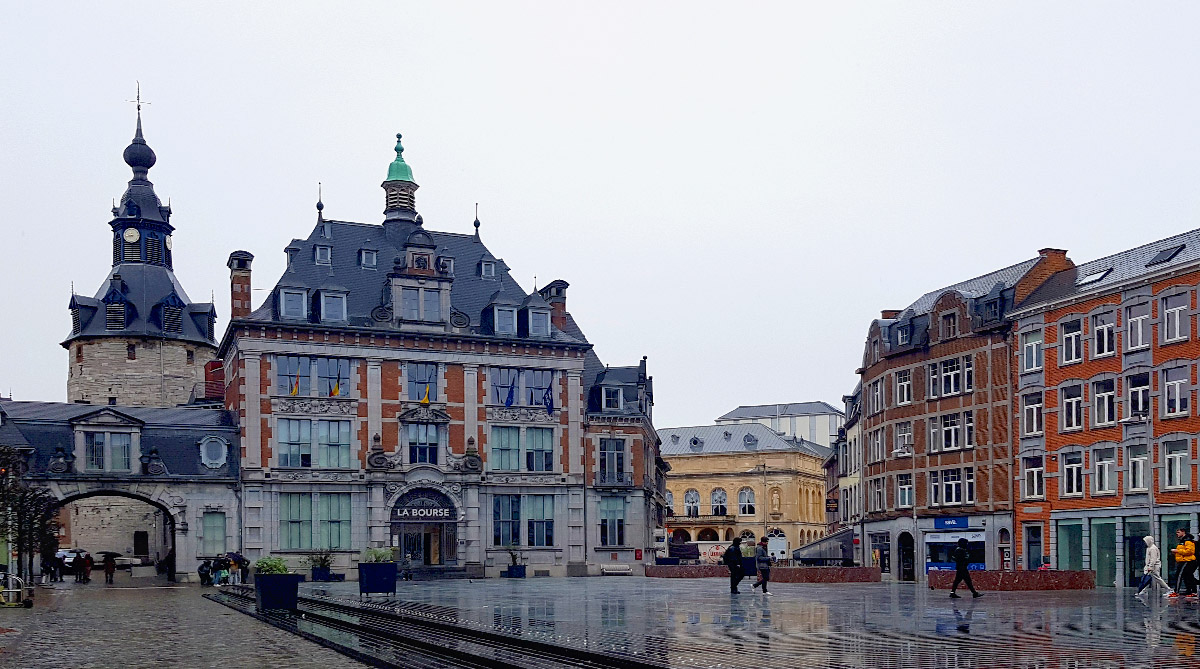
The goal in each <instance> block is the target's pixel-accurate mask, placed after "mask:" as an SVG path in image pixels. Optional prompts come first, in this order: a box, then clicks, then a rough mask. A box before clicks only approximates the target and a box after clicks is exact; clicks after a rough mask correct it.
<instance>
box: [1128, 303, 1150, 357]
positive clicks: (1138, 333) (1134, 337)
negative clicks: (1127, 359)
mask: <svg viewBox="0 0 1200 669" xmlns="http://www.w3.org/2000/svg"><path fill="white" fill-rule="evenodd" d="M1125 339H1126V341H1125V350H1127V351H1133V350H1135V349H1139V348H1146V347H1147V346H1149V345H1150V305H1149V304H1135V305H1133V306H1132V307H1127V308H1126V309H1125Z"/></svg>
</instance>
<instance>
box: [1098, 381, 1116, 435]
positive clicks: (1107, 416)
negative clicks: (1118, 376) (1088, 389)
mask: <svg viewBox="0 0 1200 669" xmlns="http://www.w3.org/2000/svg"><path fill="white" fill-rule="evenodd" d="M1109 381H1111V382H1112V384H1113V390H1112V391H1106V392H1100V390H1099V384H1101V383H1105V382H1109ZM1116 386H1117V382H1116V381H1115V380H1112V379H1105V380H1103V381H1093V382H1092V426H1094V427H1099V426H1102V425H1113V424H1115V423H1116V422H1117V405H1116V402H1117V392H1116Z"/></svg>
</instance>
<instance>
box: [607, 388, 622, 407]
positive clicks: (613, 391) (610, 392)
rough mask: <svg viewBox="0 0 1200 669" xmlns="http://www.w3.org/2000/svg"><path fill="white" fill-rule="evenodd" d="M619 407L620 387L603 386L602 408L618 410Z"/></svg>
mask: <svg viewBox="0 0 1200 669" xmlns="http://www.w3.org/2000/svg"><path fill="white" fill-rule="evenodd" d="M620 409H621V389H620V388H605V389H604V410H605V411H620Z"/></svg>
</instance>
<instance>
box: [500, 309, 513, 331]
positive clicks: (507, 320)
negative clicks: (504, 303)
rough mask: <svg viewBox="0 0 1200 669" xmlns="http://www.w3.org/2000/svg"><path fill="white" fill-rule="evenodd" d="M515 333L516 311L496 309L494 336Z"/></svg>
mask: <svg viewBox="0 0 1200 669" xmlns="http://www.w3.org/2000/svg"><path fill="white" fill-rule="evenodd" d="M516 333H517V310H516V309H515V308H513V307H496V334H516Z"/></svg>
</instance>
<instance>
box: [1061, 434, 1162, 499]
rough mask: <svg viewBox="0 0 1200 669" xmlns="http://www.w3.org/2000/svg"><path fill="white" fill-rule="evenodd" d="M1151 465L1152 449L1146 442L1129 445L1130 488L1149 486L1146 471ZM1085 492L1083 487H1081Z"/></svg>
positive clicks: (1081, 491)
mask: <svg viewBox="0 0 1200 669" xmlns="http://www.w3.org/2000/svg"><path fill="white" fill-rule="evenodd" d="M1149 466H1150V449H1149V448H1148V447H1147V446H1146V445H1145V444H1139V445H1136V446H1130V447H1129V489H1130V490H1134V491H1142V490H1146V488H1147V487H1148V486H1147V484H1146V482H1147V480H1148V479H1147V477H1146V472H1147V471H1149ZM1079 492H1080V493H1081V494H1082V493H1083V487H1082V486H1080V487H1079Z"/></svg>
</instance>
